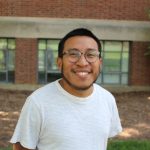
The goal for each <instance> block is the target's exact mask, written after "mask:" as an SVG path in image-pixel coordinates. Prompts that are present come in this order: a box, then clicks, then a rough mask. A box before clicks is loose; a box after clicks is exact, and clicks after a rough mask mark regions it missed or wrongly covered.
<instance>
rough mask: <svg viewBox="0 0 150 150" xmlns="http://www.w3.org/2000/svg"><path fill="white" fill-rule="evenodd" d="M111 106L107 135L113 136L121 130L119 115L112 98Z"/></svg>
mask: <svg viewBox="0 0 150 150" xmlns="http://www.w3.org/2000/svg"><path fill="white" fill-rule="evenodd" d="M112 102H113V103H112V107H111V115H112V116H111V127H110V132H109V137H114V136H116V135H117V134H119V133H120V132H121V131H122V126H121V122H120V117H119V113H118V109H117V105H116V102H115V99H114V98H113V101H112Z"/></svg>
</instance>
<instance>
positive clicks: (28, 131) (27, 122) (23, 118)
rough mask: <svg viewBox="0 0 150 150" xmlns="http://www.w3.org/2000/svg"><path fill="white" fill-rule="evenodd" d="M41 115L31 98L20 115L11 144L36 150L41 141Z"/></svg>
mask: <svg viewBox="0 0 150 150" xmlns="http://www.w3.org/2000/svg"><path fill="white" fill-rule="evenodd" d="M40 128H41V115H40V111H39V108H38V107H37V105H36V104H35V103H34V101H33V99H32V98H31V97H29V98H28V99H27V100H26V102H25V104H24V106H23V108H22V111H21V114H20V117H19V120H18V123H17V125H16V128H15V131H14V134H13V136H12V138H11V140H10V142H11V143H16V142H20V143H21V145H22V146H24V147H26V148H29V149H35V148H36V146H37V143H38V140H39V135H40Z"/></svg>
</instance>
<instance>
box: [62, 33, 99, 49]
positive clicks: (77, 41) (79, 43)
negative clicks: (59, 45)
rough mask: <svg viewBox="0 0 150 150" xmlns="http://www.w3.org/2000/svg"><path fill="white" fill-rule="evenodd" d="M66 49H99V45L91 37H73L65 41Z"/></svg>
mask: <svg viewBox="0 0 150 150" xmlns="http://www.w3.org/2000/svg"><path fill="white" fill-rule="evenodd" d="M66 48H81V49H87V48H91V49H98V45H97V43H96V41H95V40H94V39H93V38H91V37H89V36H73V37H70V38H69V39H67V40H66V41H65V43H64V49H66Z"/></svg>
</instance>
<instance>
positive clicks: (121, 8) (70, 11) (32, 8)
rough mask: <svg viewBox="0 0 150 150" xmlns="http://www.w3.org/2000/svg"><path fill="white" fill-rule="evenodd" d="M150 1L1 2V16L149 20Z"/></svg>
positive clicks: (25, 0) (7, 0) (46, 0)
mask: <svg viewBox="0 0 150 150" xmlns="http://www.w3.org/2000/svg"><path fill="white" fill-rule="evenodd" d="M149 8H150V0H63V1H61V0H53V1H52V0H42V1H41V0H1V1H0V16H26V17H29V16H30V17H52V18H53V17H54V18H57V17H58V18H93V19H117V20H148V12H147V11H148V9H149Z"/></svg>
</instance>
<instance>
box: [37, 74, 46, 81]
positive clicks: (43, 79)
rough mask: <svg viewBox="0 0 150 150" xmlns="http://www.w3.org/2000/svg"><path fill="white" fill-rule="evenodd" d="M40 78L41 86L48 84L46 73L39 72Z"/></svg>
mask: <svg viewBox="0 0 150 150" xmlns="http://www.w3.org/2000/svg"><path fill="white" fill-rule="evenodd" d="M38 78H39V83H41V84H44V83H46V77H45V72H39V74H38Z"/></svg>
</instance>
